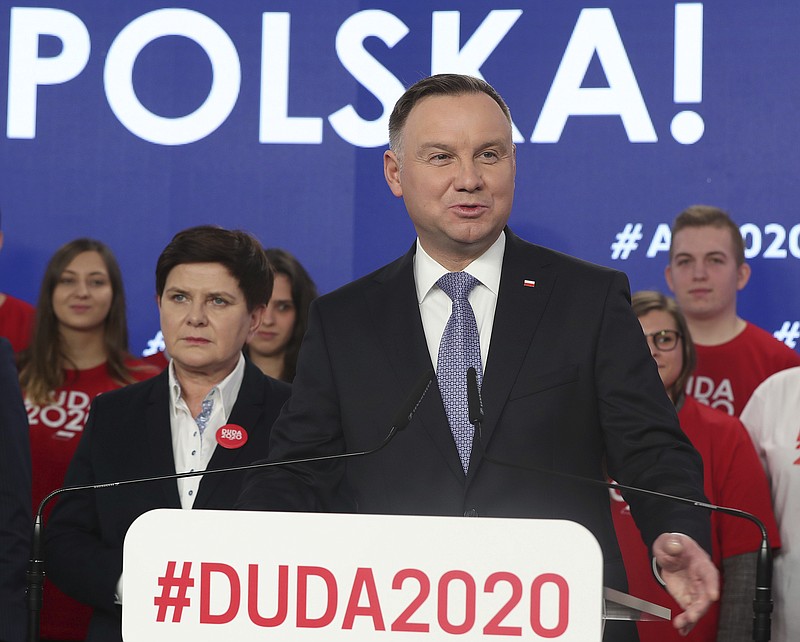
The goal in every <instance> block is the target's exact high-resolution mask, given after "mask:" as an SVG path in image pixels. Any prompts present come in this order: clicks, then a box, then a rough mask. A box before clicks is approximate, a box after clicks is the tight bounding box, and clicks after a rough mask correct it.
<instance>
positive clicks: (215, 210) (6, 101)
mask: <svg viewBox="0 0 800 642" xmlns="http://www.w3.org/2000/svg"><path fill="white" fill-rule="evenodd" d="M798 32H800V3H796V2H793V1H791V0H786V1H784V2H777V1H765V0H714V1H711V2H703V3H683V2H681V3H675V2H666V1H662V0H659V1H656V0H649V1H647V2H642V1H641V0H628V1H609V2H605V3H604V4H603V6H602V7H597V6H595V5H594V4H592V3H589V2H575V1H568V0H560V1H559V2H552V1H540V2H533V1H531V2H513V1H512V2H509V3H508V4H507V5H505V6H503V7H502V8H498V5H497V3H496V2H480V1H477V0H471V1H464V2H444V1H442V2H431V3H428V2H415V1H414V0H411V1H409V0H404V1H402V2H400V1H398V2H369V3H368V2H347V1H346V0H338V1H337V2H330V1H329V0H304V1H302V2H300V1H292V0H284V1H282V2H271V1H266V0H262V1H255V0H253V1H250V0H229V1H227V2H219V1H217V2H212V1H205V2H204V1H197V2H184V3H182V4H181V5H174V4H168V3H165V2H163V1H154V0H138V1H137V2H108V1H107V0H84V1H72V0H62V1H59V2H54V1H52V0H51V1H50V2H25V3H13V2H12V3H9V2H2V3H0V116H2V121H1V122H2V123H3V124H4V125H5V127H4V128H3V130H4V131H3V136H2V137H1V138H0V208H2V213H3V230H4V232H5V236H6V242H5V247H4V248H3V251H2V253H1V254H0V291H4V292H8V293H10V294H13V295H15V296H18V297H21V298H23V299H27V300H29V301H35V298H36V293H37V291H38V286H39V282H40V280H41V276H42V273H43V269H44V265H45V263H46V262H47V260H48V259H49V257H50V255H51V254H52V252H53V251H54V250H55V249H56V248H57V247H58V246H59V245H61V244H63V243H65V242H66V241H69V240H71V239H73V238H75V237H77V236H87V235H88V236H93V237H96V238H99V239H101V240H103V241H105V242H107V243H108V244H109V245H110V246H111V247H112V249H113V250H114V251H115V252H116V254H117V256H118V257H119V260H120V263H121V265H122V269H123V272H124V275H125V283H126V289H127V296H128V306H129V322H130V330H131V348H132V350H133V351H134V352H137V353H138V352H141V351H142V350H144V349H146V348H147V346H148V340H149V339H151V338H152V337H153V336H154V335H155V334H156V332H157V330H158V317H157V313H156V308H155V304H154V293H153V291H154V284H153V281H154V279H153V271H154V266H155V261H156V258H157V256H158V254H159V252H160V251H161V249H163V247H164V245H165V244H166V243H167V242H168V241H169V239H170V238H171V237H172V235H173V234H174V233H175V232H176V231H178V230H180V229H182V228H185V227H188V226H190V225H195V224H199V223H218V224H220V225H224V226H226V227H238V228H244V229H247V230H249V231H251V232H253V233H254V234H256V236H258V237H259V238H260V240H261V241H262V242H263V243H264V244H265V245H267V246H281V247H285V248H287V249H289V250H290V251H292V252H293V253H294V254H296V255H297V256H298V257H299V258H300V260H301V261H302V262H303V263H304V264H305V265H306V266H307V267H308V269H309V271H310V272H311V274H312V276H313V277H314V279H315V280H316V281H317V283H318V285H319V287H320V290H321V291H323V292H325V291H329V290H331V289H333V288H335V287H338V286H340V285H342V284H344V283H346V282H347V281H350V280H352V279H353V278H355V277H358V276H360V275H363V274H365V273H366V272H368V271H370V270H372V269H374V268H376V267H378V266H380V265H382V264H383V263H386V262H388V261H389V260H391V259H393V258H394V257H396V256H397V255H399V254H400V253H402V252H404V251H405V250H406V249H407V248H408V247H409V245H410V243H411V242H412V240H413V238H414V233H413V229H412V227H411V225H410V223H409V222H408V220H407V216H406V215H405V212H404V209H403V207H402V202H401V201H398V200H396V199H395V198H394V197H393V196H392V195H391V193H390V192H389V190H388V188H387V187H386V185H385V183H384V180H383V174H382V160H381V158H382V153H383V150H384V149H385V147H386V142H387V136H386V121H387V119H388V114H389V111H390V110H391V106H392V105H393V103H394V101H395V100H396V98H397V97H398V96H399V94H400V93H401V92H402V89H403V87H404V86H406V85H408V84H410V83H412V82H414V81H416V80H418V79H419V78H421V77H423V76H425V75H428V74H430V73H432V72H433V73H436V72H442V71H458V72H464V73H470V74H473V75H482V76H483V77H484V78H485V79H486V80H487V81H489V82H490V83H492V84H493V85H494V86H495V87H496V88H497V89H498V90H499V91H500V92H501V93H502V94H503V95H504V97H505V98H506V100H507V102H508V103H509V105H510V107H511V112H512V116H513V119H514V124H515V127H516V132H515V138H516V142H517V159H518V174H517V194H516V200H515V205H514V212H513V214H512V217H511V226H512V228H513V229H514V230H515V231H516V232H517V233H518V234H520V235H522V236H523V237H525V238H527V239H529V240H532V241H534V242H538V243H542V244H545V245H549V246H551V247H554V248H556V249H559V250H562V251H565V252H569V253H571V254H574V255H577V256H579V257H582V258H585V259H587V260H590V261H594V262H596V263H600V264H604V265H609V266H613V267H615V268H618V269H622V270H624V271H626V272H627V273H628V275H629V276H630V279H631V284H632V287H633V288H634V289H641V288H656V289H662V290H665V289H666V285H665V283H664V279H663V268H664V266H665V264H666V262H667V248H668V245H669V231H668V225H669V223H670V222H671V220H672V219H673V218H674V216H675V215H676V214H677V213H678V212H680V211H681V210H682V209H684V208H685V207H686V206H688V205H691V204H694V203H705V204H711V205H717V206H720V207H722V208H724V209H727V210H728V211H729V212H730V213H731V214H732V216H733V217H734V219H735V220H736V221H737V222H738V223H739V224H740V225H741V226H742V229H743V232H744V234H745V239H746V246H747V248H748V259H749V261H750V263H751V265H752V267H753V277H752V279H751V282H750V284H749V285H748V287H747V288H746V289H745V291H744V292H743V293H742V294H741V295H740V309H741V312H742V314H743V316H745V317H746V318H747V319H749V320H751V321H753V322H755V323H757V324H759V325H761V326H763V327H765V328H767V329H769V330H770V331H773V332H776V333H777V334H778V336H779V337H780V338H782V339H783V340H785V341H786V342H787V343H788V344H789V345H791V346H792V347H794V348H796V349H797V347H798V343H800V342H798V339H799V338H800V278H798V276H800V238H799V237H800V216H798V214H797V210H796V194H797V191H798V190H797V175H798V170H799V169H800V151H798V150H799V149H800V147H799V146H798V144H797V141H798V140H800V118H798V99H799V98H800V75H798V73H797V71H796V69H797V65H798V62H800V53H799V52H798V49H797V33H798Z"/></svg>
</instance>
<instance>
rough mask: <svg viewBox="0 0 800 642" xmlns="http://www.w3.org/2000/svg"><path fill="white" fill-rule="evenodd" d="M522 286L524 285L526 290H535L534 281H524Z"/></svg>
mask: <svg viewBox="0 0 800 642" xmlns="http://www.w3.org/2000/svg"><path fill="white" fill-rule="evenodd" d="M522 285H524V286H525V287H526V288H535V287H536V281H534V280H533V279H525V280H523V281H522Z"/></svg>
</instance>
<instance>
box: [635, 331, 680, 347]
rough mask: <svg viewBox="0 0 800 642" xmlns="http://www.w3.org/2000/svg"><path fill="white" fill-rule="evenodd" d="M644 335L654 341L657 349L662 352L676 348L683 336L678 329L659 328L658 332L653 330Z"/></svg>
mask: <svg viewBox="0 0 800 642" xmlns="http://www.w3.org/2000/svg"><path fill="white" fill-rule="evenodd" d="M644 336H646V337H647V338H648V339H650V341H652V343H653V345H654V346H655V347H656V349H658V350H661V351H662V352H669V351H670V350H674V349H675V346H676V345H678V339H680V338H681V333H680V332H678V331H677V330H659V331H658V332H651V333H650V334H645V335H644Z"/></svg>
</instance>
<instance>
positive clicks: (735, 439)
mask: <svg viewBox="0 0 800 642" xmlns="http://www.w3.org/2000/svg"><path fill="white" fill-rule="evenodd" d="M678 419H679V420H680V423H681V427H682V428H683V431H684V432H685V433H686V436H687V437H688V438H689V440H690V441H691V442H692V444H693V445H694V447H695V448H696V449H697V451H698V452H699V453H700V456H701V457H702V458H703V469H704V484H703V486H704V488H703V490H704V491H705V494H706V497H707V498H708V501H709V502H710V503H712V504H716V505H718V506H727V507H730V508H738V509H740V510H744V511H747V512H748V513H753V514H754V515H756V516H757V517H758V518H759V519H760V520H761V521H763V522H764V524H765V526H766V527H767V533H768V534H769V538H770V544H771V545H772V547H773V548H777V547H778V546H780V536H779V535H778V526H777V524H776V522H775V516H774V514H773V512H772V503H771V499H770V491H769V484H768V482H767V478H766V475H765V473H764V469H763V467H762V466H761V462H760V461H759V459H758V455H757V454H756V451H755V448H753V444H752V442H751V441H750V437H749V435H748V434H747V431H746V430H745V428H744V426H743V425H742V424H741V422H740V421H739V420H738V419H735V418H733V417H730V416H728V415H726V414H725V413H723V412H719V411H717V410H712V409H710V408H707V407H706V406H703V405H702V404H700V403H698V402H697V401H695V400H694V399H692V398H691V397H687V398H686V400H685V402H684V404H683V407H682V408H681V409H680V412H679V413H678ZM611 499H612V501H611V512H612V516H613V519H614V527H615V529H616V532H617V539H618V540H619V544H620V548H621V549H622V558H623V561H624V562H625V569H626V571H627V574H628V590H629V592H630V594H631V595H633V596H634V597H638V598H641V599H643V600H647V601H648V602H654V603H655V604H660V605H662V606H666V607H667V608H669V609H670V610H671V611H672V615H673V617H674V616H675V615H676V614H677V613H680V612H681V611H682V609H681V608H680V607H679V606H678V604H677V603H676V602H675V601H674V600H673V599H672V598H671V597H670V596H669V594H668V593H667V592H666V590H664V588H663V587H662V586H661V585H660V584H659V583H658V582H657V581H656V579H655V577H653V572H652V567H651V563H650V554H649V551H648V550H647V547H646V546H645V545H644V543H643V542H642V538H641V535H640V534H639V530H638V529H637V528H636V525H635V524H634V521H633V518H632V517H631V514H630V510H629V509H628V505H627V503H625V500H624V499H623V498H622V496H621V495H620V494H619V493H618V492H616V491H612V493H611ZM711 545H712V555H711V557H712V559H713V560H714V563H715V564H716V565H717V567H718V568H721V567H722V564H721V562H722V560H723V559H724V558H726V557H733V556H734V555H741V554H743V553H749V552H753V551H757V550H758V549H759V548H760V546H761V533H760V531H759V529H758V527H757V526H756V525H755V524H752V523H750V522H748V521H745V520H744V519H742V518H739V517H732V516H730V515H722V514H721V513H718V512H713V513H711ZM722 590H723V592H724V590H725V589H724V586H723V589H722ZM718 619H719V602H716V603H714V604H713V605H712V607H711V609H710V610H709V611H708V613H706V615H705V616H703V618H702V619H701V620H700V622H698V624H697V625H696V626H695V628H694V629H692V632H691V633H690V634H689V635H688V637H685V638H684V637H681V636H680V635H679V634H678V632H677V631H676V630H675V629H674V628H673V626H672V623H671V622H640V623H639V624H638V625H637V626H638V628H639V637H640V640H641V642H669V641H670V640H674V641H675V642H678V641H683V640H693V641H695V642H699V641H701V640H702V641H703V642H706V641H707V642H716V638H717V621H718Z"/></svg>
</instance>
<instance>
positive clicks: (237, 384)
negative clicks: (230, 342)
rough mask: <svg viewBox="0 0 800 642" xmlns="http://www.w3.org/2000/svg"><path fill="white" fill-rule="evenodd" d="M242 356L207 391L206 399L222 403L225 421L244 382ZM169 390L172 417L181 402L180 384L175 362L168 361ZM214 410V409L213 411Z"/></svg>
mask: <svg viewBox="0 0 800 642" xmlns="http://www.w3.org/2000/svg"><path fill="white" fill-rule="evenodd" d="M244 364H245V360H244V356H243V355H242V354H241V353H240V354H239V361H237V362H236V366H235V367H234V368H233V371H232V372H231V373H230V374H229V375H228V376H227V377H225V378H224V379H223V380H222V381H220V382H219V383H218V384H217V385H215V386H214V387H213V388H211V390H209V391H208V394H207V395H206V397H205V398H206V399H212V398H213V399H214V400H215V401H216V400H219V401H221V402H222V408H221V410H222V413H223V416H224V417H225V418H226V419H227V417H229V416H230V414H231V410H233V406H234V404H235V403H236V399H237V397H238V396H239V389H240V388H241V387H242V381H243V380H244ZM169 390H170V406H171V408H172V414H173V415H174V414H175V412H176V411H177V408H178V402H179V401H181V384H180V382H179V381H178V378H177V377H176V376H175V362H174V361H173V360H170V363H169ZM215 410H216V409H215Z"/></svg>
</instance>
